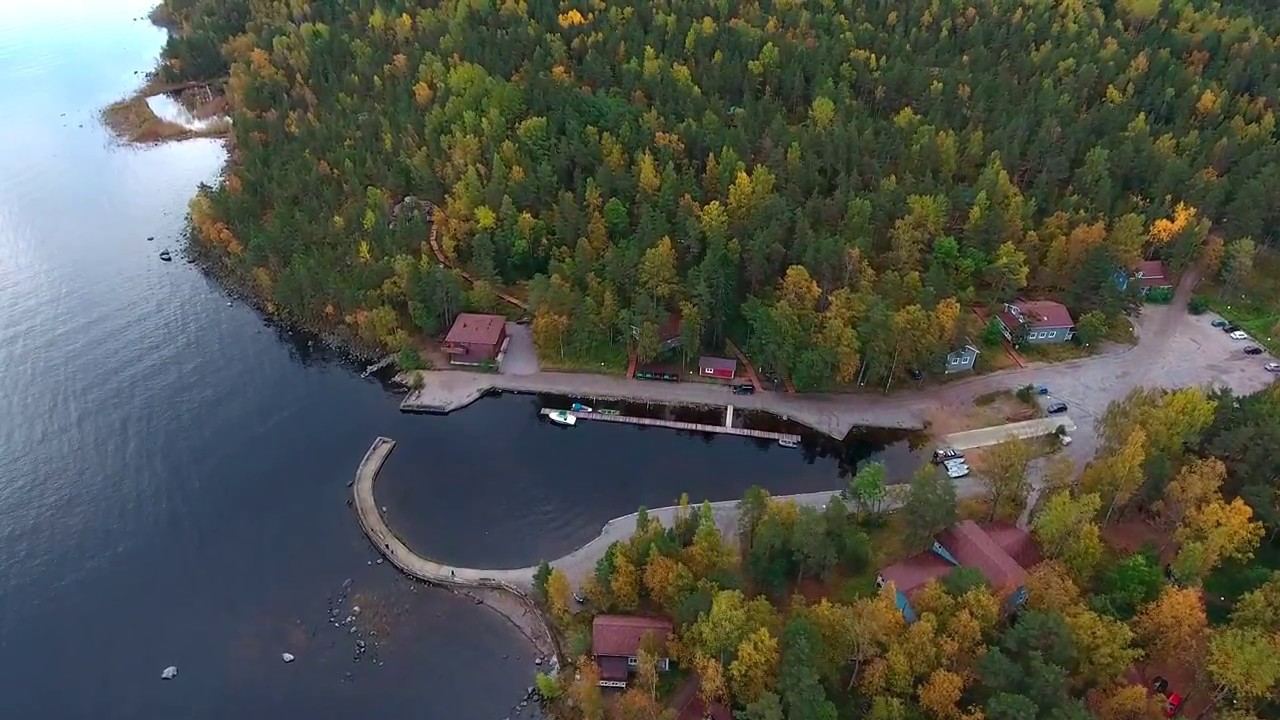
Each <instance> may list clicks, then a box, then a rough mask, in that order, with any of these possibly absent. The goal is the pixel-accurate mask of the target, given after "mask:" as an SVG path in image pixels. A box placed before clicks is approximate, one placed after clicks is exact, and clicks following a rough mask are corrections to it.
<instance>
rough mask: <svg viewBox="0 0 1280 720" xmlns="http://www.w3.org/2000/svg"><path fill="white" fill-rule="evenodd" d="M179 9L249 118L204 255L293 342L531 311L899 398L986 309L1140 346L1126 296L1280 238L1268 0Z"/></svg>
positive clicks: (608, 336)
mask: <svg viewBox="0 0 1280 720" xmlns="http://www.w3.org/2000/svg"><path fill="white" fill-rule="evenodd" d="M160 12H161V13H164V14H166V15H167V19H168V22H169V24H170V25H171V26H172V27H174V28H175V31H174V34H173V36H172V38H171V39H170V42H169V44H168V46H167V47H166V50H165V63H164V65H163V68H162V69H163V72H164V74H165V75H166V79H169V80H188V79H221V78H225V88H226V92H227V94H228V96H229V99H230V102H231V106H232V108H233V109H234V128H235V129H234V138H233V143H232V146H233V150H232V156H231V161H230V165H229V168H228V170H227V174H226V177H225V179H224V181H223V182H221V183H220V184H219V185H218V186H217V187H215V188H209V189H205V190H204V191H203V192H202V193H201V194H200V195H199V196H198V197H197V198H196V199H195V200H194V201H193V203H192V208H191V209H192V222H193V228H194V230H195V232H196V234H197V237H198V238H199V239H200V240H201V241H202V242H203V243H205V244H206V245H208V246H210V247H213V248H215V249H216V250H217V252H218V254H219V256H220V257H221V258H222V260H223V261H224V262H225V263H226V269H227V270H229V271H232V272H235V273H237V274H238V275H239V276H240V277H241V278H243V279H244V280H245V281H247V282H250V283H252V285H253V286H254V288H255V289H256V291H257V292H258V293H259V294H260V295H261V297H262V298H263V299H264V300H265V301H266V302H268V303H269V306H270V307H271V308H273V310H274V311H275V312H278V313H280V314H282V315H285V316H287V317H289V318H291V319H293V320H295V321H298V322H301V323H304V324H307V325H309V326H312V327H318V328H325V329H330V330H335V329H345V330H348V331H350V332H351V334H352V335H354V336H358V337H359V338H361V339H363V340H364V341H366V342H368V343H375V344H378V345H381V346H384V347H388V348H391V349H395V348H397V347H398V346H403V345H405V344H406V343H407V342H409V339H410V337H411V336H416V335H421V334H436V333H439V332H440V331H441V330H442V328H443V327H446V326H447V323H448V322H449V321H450V320H451V319H452V316H453V315H454V314H456V313H457V312H458V311H460V310H462V309H467V308H473V309H479V310H501V309H502V308H501V302H500V301H499V300H498V299H497V296H496V292H497V291H498V290H499V289H505V290H509V291H510V292H512V293H513V294H516V295H519V296H522V297H527V299H528V301H529V302H530V304H531V308H532V309H533V311H534V312H533V315H534V317H533V329H534V335H535V341H536V343H537V344H538V347H539V351H540V353H541V354H543V355H544V356H547V357H552V358H558V359H560V360H564V361H570V362H572V361H580V362H584V363H585V362H588V361H594V360H596V359H598V358H602V357H604V356H608V355H610V354H611V352H614V351H616V349H617V348H618V347H619V346H621V345H623V344H624V343H625V342H628V341H630V342H633V343H635V345H636V347H637V349H638V351H639V354H640V355H641V356H642V357H645V356H648V355H651V354H652V353H653V352H654V351H655V349H656V346H657V344H658V328H659V327H661V326H662V325H663V324H664V323H665V322H667V318H669V317H670V316H671V315H672V314H673V313H678V314H679V316H680V322H681V333H682V335H683V336H684V337H685V338H689V339H696V340H697V341H698V343H697V344H699V345H701V346H703V347H710V348H716V347H722V346H723V344H724V340H725V339H726V338H731V339H733V340H735V341H737V342H738V343H739V344H740V345H743V346H744V348H745V349H747V350H748V352H749V354H751V355H752V357H753V358H754V359H756V360H757V362H758V363H759V364H761V365H764V366H768V367H773V368H776V369H778V370H779V371H781V372H784V373H786V374H787V375H789V376H790V377H792V378H793V379H794V380H795V382H796V384H797V385H798V386H801V387H807V386H816V385H819V384H822V383H823V382H827V381H829V380H833V379H834V380H835V381H838V382H848V381H850V380H852V379H853V378H854V376H855V375H857V374H858V373H860V372H861V373H864V374H865V375H866V377H867V378H868V379H869V380H883V379H887V375H888V374H889V373H891V372H897V373H904V372H906V369H907V368H913V367H926V366H928V365H929V364H930V363H932V362H935V361H936V360H937V358H938V357H939V356H940V354H942V353H945V352H946V351H947V350H949V349H950V348H951V347H952V344H953V343H954V342H956V341H958V340H962V339H963V338H962V336H963V335H965V334H966V325H967V318H969V317H970V316H971V314H970V313H969V312H968V310H969V308H971V307H979V306H986V305H989V304H991V303H995V302H1000V301H1005V300H1009V299H1012V298H1014V297H1015V296H1019V295H1021V296H1026V297H1045V298H1053V299H1058V300H1060V301H1062V302H1063V303H1065V304H1066V305H1067V306H1068V307H1069V308H1070V310H1071V312H1072V313H1073V315H1074V317H1075V318H1077V320H1079V319H1080V318H1081V317H1083V316H1085V315H1088V314H1090V313H1097V314H1095V315H1093V316H1092V317H1093V318H1094V319H1095V320H1104V321H1106V322H1114V321H1115V320H1116V319H1117V318H1120V317H1122V316H1124V315H1125V314H1128V313H1132V312H1133V311H1134V309H1135V307H1136V300H1135V298H1134V297H1133V296H1132V294H1130V293H1129V292H1126V291H1123V290H1121V289H1120V288H1119V285H1118V284H1117V282H1116V277H1117V272H1118V271H1121V270H1127V269H1131V268H1133V267H1134V266H1135V265H1136V264H1137V263H1138V262H1139V261H1140V260H1142V259H1145V258H1148V257H1157V258H1161V259H1163V260H1164V261H1165V263H1166V264H1167V265H1168V266H1169V267H1170V268H1172V269H1173V270H1174V271H1178V270H1182V269H1185V268H1187V267H1189V266H1190V265H1192V264H1193V263H1195V262H1197V261H1199V260H1202V259H1204V260H1207V261H1208V262H1210V263H1219V262H1221V258H1223V256H1224V255H1225V256H1226V257H1227V258H1228V259H1229V258H1230V257H1231V253H1232V251H1233V248H1234V247H1236V244H1238V243H1240V244H1242V243H1246V242H1247V243H1248V247H1249V248H1250V249H1252V248H1253V247H1254V246H1255V243H1256V245H1258V246H1263V245H1265V244H1267V243H1268V242H1269V241H1270V240H1271V236H1270V233H1271V230H1270V229H1271V228H1272V227H1273V225H1274V224H1275V222H1276V220H1277V219H1278V218H1277V215H1280V184H1277V183H1276V182H1275V181H1274V179H1275V178H1277V177H1280V146H1278V145H1277V140H1276V128H1275V116H1274V107H1275V105H1276V103H1277V101H1278V100H1280V50H1278V49H1277V33H1278V32H1280V11H1277V10H1276V9H1275V8H1274V7H1273V6H1272V5H1271V4H1269V3H1262V2H1258V1H1257V0H1235V1H1232V2H1196V3H1191V2H1186V1H1185V0H1181V1H1174V0H1163V1H1162V0H1118V1H1116V2H1112V1H1109V0H1104V1H1102V2H1096V1H1088V0H1063V1H1060V2H1042V1H1031V2H1027V1H1023V0H1016V1H1015V0H977V1H974V2H961V1H960V0H930V1H928V2H925V1H923V0H902V1H899V2H892V3H890V2H856V1H854V0H774V1H769V0H765V1H762V2H728V1H727V0H714V1H713V0H686V1H683V2H670V1H669V0H658V1H655V2H645V3H617V4H611V3H605V2H601V1H599V0H595V1H594V2H588V1H579V0H572V1H571V0H564V1H562V2H557V3H552V2H524V1H519V2H517V1H514V0H507V1H506V2H502V1H499V0H466V1H458V0H419V1H417V2H411V1H410V0H341V1H339V0H332V1H330V2H310V3H308V2H306V1H305V0H290V1H289V2H285V1H284V0H166V4H165V6H164V7H163V8H162V9H161V11H160ZM406 197H413V198H416V199H419V200H422V201H429V202H430V203H431V204H433V205H434V206H436V207H437V208H438V211H437V212H435V214H434V218H432V217H429V215H430V213H429V212H427V211H425V210H423V209H422V208H424V207H426V203H404V202H403V200H404V198H406ZM432 223H434V224H435V225H437V226H438V227H437V231H438V233H439V235H438V237H439V241H440V246H441V250H442V252H443V253H444V255H445V257H446V259H447V260H448V261H449V264H450V265H453V266H455V267H457V268H460V269H464V270H466V271H467V272H468V273H470V274H471V275H472V276H473V277H475V278H477V279H478V282H476V283H474V284H471V283H467V282H463V280H462V279H461V277H460V276H459V275H458V274H457V273H456V272H454V271H453V270H452V269H450V268H449V267H446V266H444V265H442V264H440V263H439V262H438V261H437V259H436V257H435V255H434V254H433V253H432V252H431V250H430V249H429V248H428V246H427V242H426V239H427V237H428V235H429V234H430V230H431V224H432ZM1241 247H1243V246H1242V245H1241ZM972 331H973V329H972V328H968V332H972ZM895 356H896V362H894V363H892V364H891V363H890V361H889V358H890V357H895ZM864 364H865V368H864V367H863V366H864Z"/></svg>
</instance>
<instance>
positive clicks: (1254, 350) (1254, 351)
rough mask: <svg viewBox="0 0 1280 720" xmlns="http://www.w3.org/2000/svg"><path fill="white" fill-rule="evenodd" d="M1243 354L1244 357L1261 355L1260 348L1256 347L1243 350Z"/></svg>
mask: <svg viewBox="0 0 1280 720" xmlns="http://www.w3.org/2000/svg"><path fill="white" fill-rule="evenodd" d="M1244 354H1245V355H1261V354H1262V348H1260V347H1258V346H1257V345H1250V346H1248V347H1246V348H1245V349H1244Z"/></svg>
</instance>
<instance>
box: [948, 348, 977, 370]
mask: <svg viewBox="0 0 1280 720" xmlns="http://www.w3.org/2000/svg"><path fill="white" fill-rule="evenodd" d="M976 362H978V348H976V347H974V346H973V345H965V346H964V347H962V348H959V349H958V350H952V351H951V352H949V353H947V367H946V368H944V369H945V371H946V373H947V374H948V375H950V374H951V373H958V372H965V371H966V370H972V369H973V365H974V363H976Z"/></svg>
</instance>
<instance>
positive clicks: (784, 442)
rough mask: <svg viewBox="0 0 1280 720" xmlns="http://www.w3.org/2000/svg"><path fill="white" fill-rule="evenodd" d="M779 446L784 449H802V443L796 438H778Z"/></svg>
mask: <svg viewBox="0 0 1280 720" xmlns="http://www.w3.org/2000/svg"><path fill="white" fill-rule="evenodd" d="M778 444H779V445H781V446H782V447H784V448H795V447H800V442H799V441H798V440H795V439H794V438H785V437H784V438H778Z"/></svg>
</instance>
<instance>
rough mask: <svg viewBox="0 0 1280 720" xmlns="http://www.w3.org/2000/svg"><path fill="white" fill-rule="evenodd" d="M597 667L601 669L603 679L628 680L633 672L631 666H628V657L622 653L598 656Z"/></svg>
mask: <svg viewBox="0 0 1280 720" xmlns="http://www.w3.org/2000/svg"><path fill="white" fill-rule="evenodd" d="M596 667H597V668H599V670H600V679H601V680H626V679H627V675H629V674H630V672H631V668H629V667H627V659H626V658H624V657H622V656H620V655H612V656H611V655H605V656H602V657H599V658H596Z"/></svg>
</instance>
